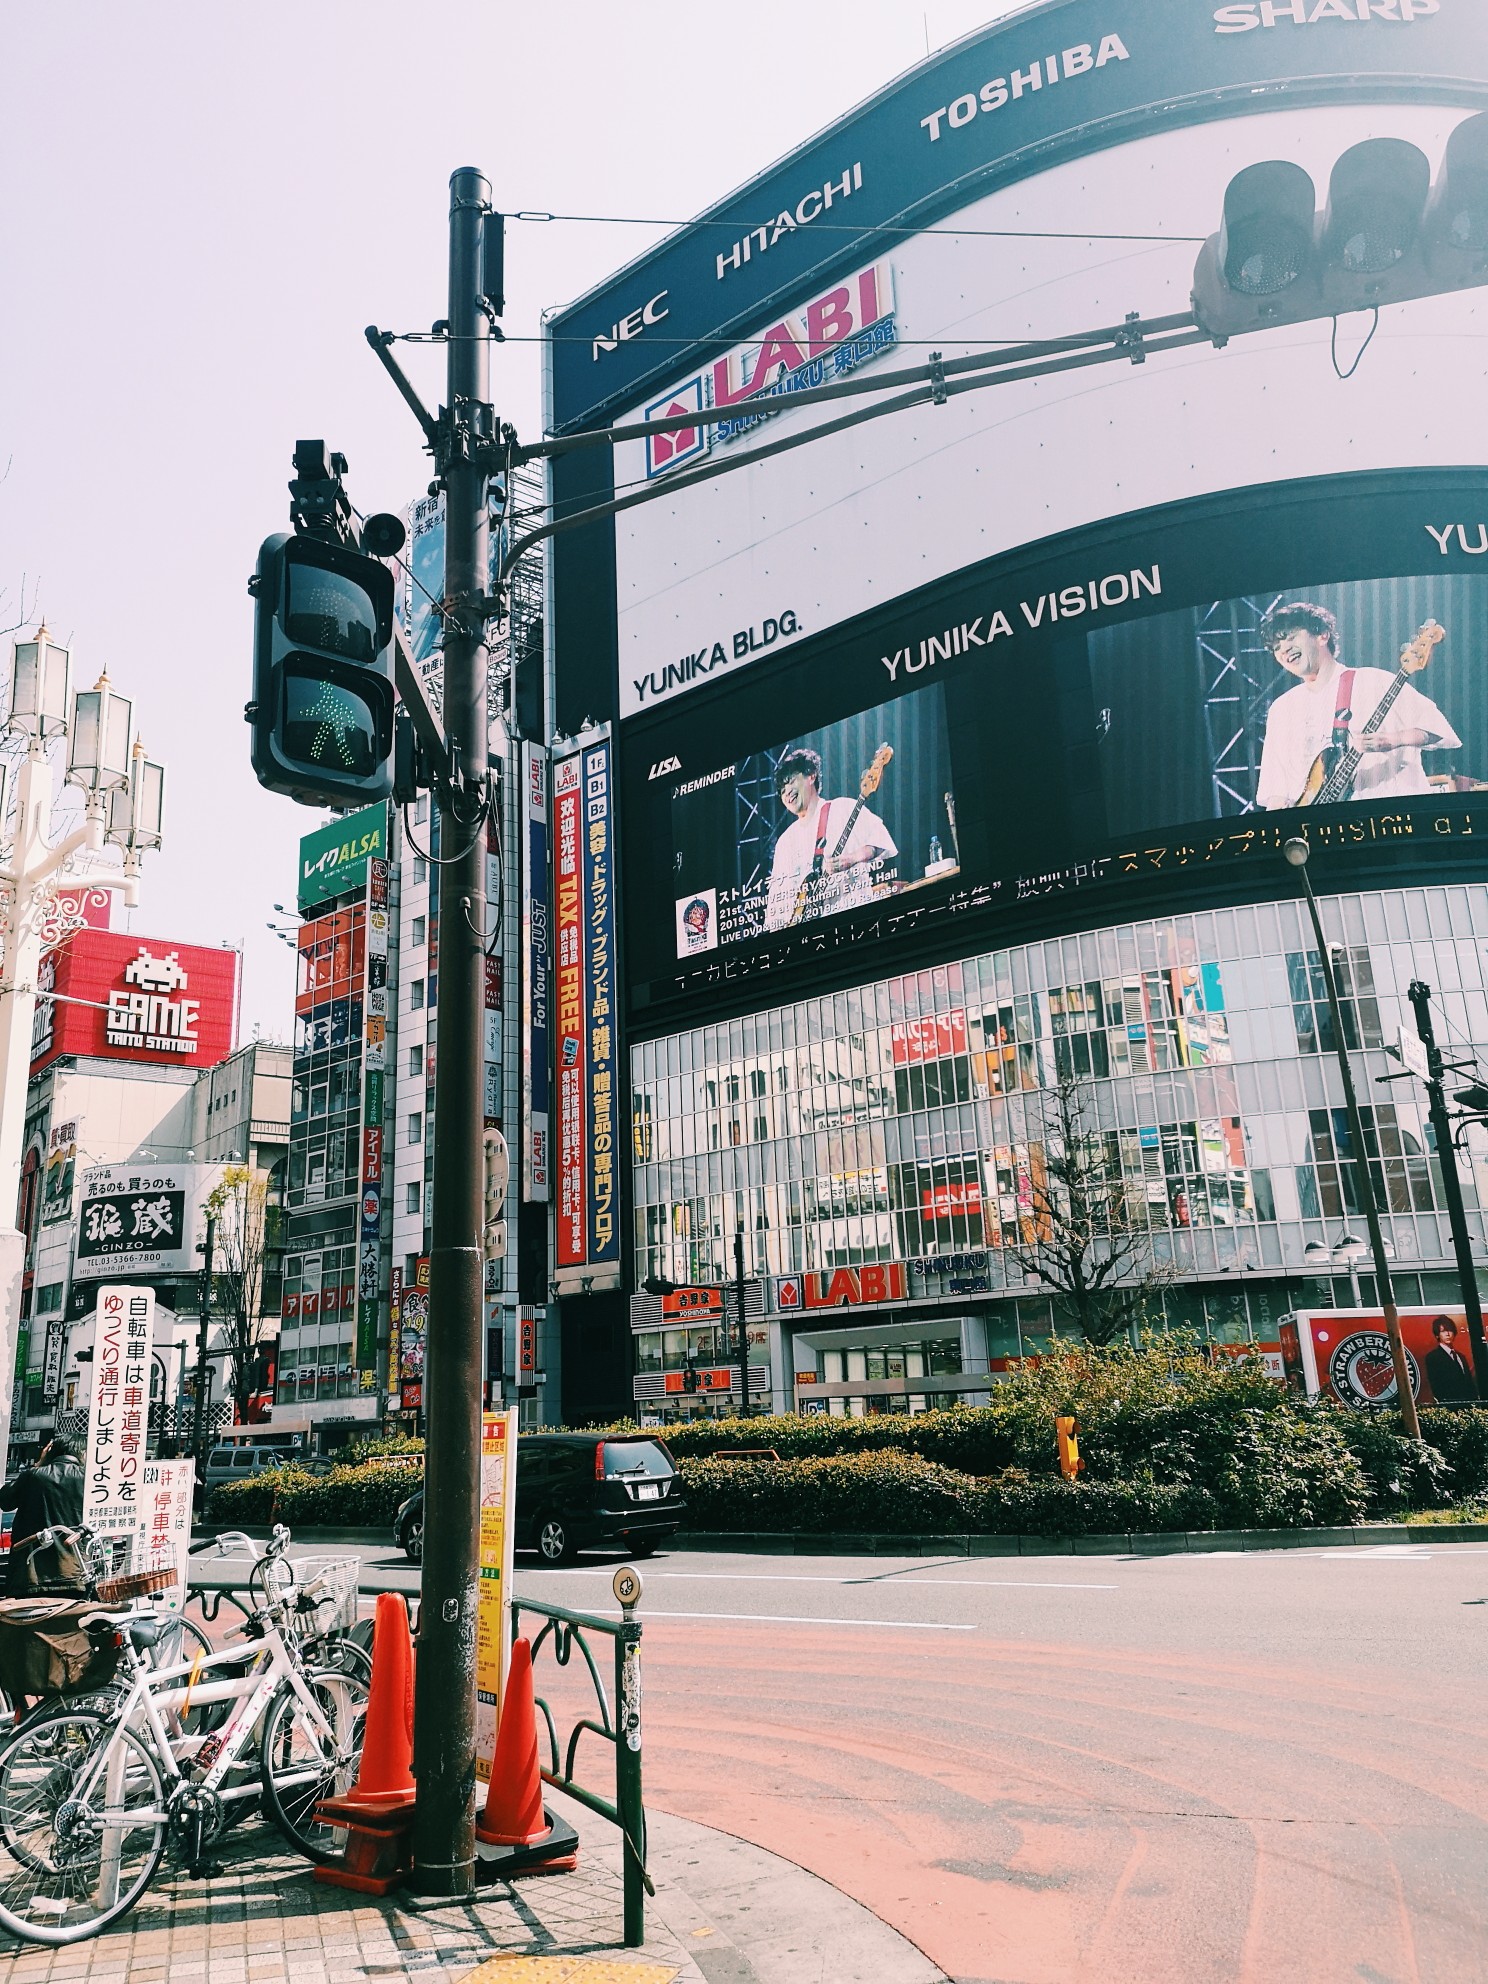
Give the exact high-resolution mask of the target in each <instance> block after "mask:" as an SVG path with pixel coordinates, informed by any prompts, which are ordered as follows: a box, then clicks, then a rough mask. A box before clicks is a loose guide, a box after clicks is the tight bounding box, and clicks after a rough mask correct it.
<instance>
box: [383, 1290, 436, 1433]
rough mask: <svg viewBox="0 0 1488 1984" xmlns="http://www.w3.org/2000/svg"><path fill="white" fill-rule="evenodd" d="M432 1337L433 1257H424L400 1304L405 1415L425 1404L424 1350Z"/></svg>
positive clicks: (400, 1362)
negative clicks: (430, 1327)
mask: <svg viewBox="0 0 1488 1984" xmlns="http://www.w3.org/2000/svg"><path fill="white" fill-rule="evenodd" d="M428 1335H429V1256H428V1255H427V1254H420V1255H419V1258H418V1265H417V1267H416V1268H415V1270H414V1280H413V1286H412V1288H409V1287H407V1286H405V1287H404V1289H403V1293H402V1297H401V1299H400V1301H399V1304H398V1386H399V1388H400V1390H401V1391H402V1394H403V1410H404V1411H405V1412H417V1411H419V1410H420V1408H421V1407H422V1405H423V1402H424V1347H425V1344H426V1343H427V1341H428ZM391 1389H392V1382H391V1380H389V1390H391Z"/></svg>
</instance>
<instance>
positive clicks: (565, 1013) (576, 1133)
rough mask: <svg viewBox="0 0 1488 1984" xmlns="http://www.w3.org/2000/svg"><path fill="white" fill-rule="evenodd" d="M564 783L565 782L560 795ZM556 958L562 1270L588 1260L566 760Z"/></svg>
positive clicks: (556, 851)
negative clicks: (586, 1251)
mask: <svg viewBox="0 0 1488 1984" xmlns="http://www.w3.org/2000/svg"><path fill="white" fill-rule="evenodd" d="M560 781H565V783H564V784H563V789H562V790H559V784H560ZM553 785H554V791H553V894H554V902H553V924H554V937H553V958H554V978H555V982H556V986H557V1007H558V1012H557V1047H556V1058H557V1069H558V1265H559V1267H565V1268H566V1267H580V1266H582V1265H583V1263H584V1261H585V1260H586V1259H587V1255H586V1253H585V1247H584V1242H585V1235H586V1232H587V1229H588V1207H587V1205H586V1203H585V1192H584V967H583V933H582V931H581V930H580V928H579V913H580V908H579V896H580V872H579V863H580V851H579V826H580V815H581V808H580V804H579V801H580V797H581V795H580V791H579V760H578V759H577V758H566V759H564V761H563V762H562V764H560V765H558V766H556V767H555V768H554V778H553Z"/></svg>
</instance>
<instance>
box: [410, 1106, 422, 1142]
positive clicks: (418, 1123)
mask: <svg viewBox="0 0 1488 1984" xmlns="http://www.w3.org/2000/svg"><path fill="white" fill-rule="evenodd" d="M408 1141H409V1143H411V1144H421V1143H422V1142H423V1141H424V1119H423V1117H422V1116H421V1115H420V1114H419V1112H418V1111H417V1110H416V1109H415V1110H413V1111H412V1112H411V1113H410V1115H409V1118H408Z"/></svg>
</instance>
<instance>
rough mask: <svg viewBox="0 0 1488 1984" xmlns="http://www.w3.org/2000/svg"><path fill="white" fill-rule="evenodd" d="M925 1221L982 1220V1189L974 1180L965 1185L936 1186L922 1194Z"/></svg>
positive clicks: (921, 1207)
mask: <svg viewBox="0 0 1488 1984" xmlns="http://www.w3.org/2000/svg"><path fill="white" fill-rule="evenodd" d="M920 1216H921V1218H923V1219H980V1218H981V1216H982V1188H981V1186H980V1185H979V1184H978V1183H977V1182H976V1180H975V1179H974V1178H970V1179H967V1180H966V1181H965V1183H963V1184H950V1185H934V1186H931V1187H930V1188H929V1189H928V1190H926V1191H923V1192H921V1194H920Z"/></svg>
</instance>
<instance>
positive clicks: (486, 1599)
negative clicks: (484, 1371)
mask: <svg viewBox="0 0 1488 1984" xmlns="http://www.w3.org/2000/svg"><path fill="white" fill-rule="evenodd" d="M516 1504H517V1414H516V1409H515V1407H513V1408H512V1409H511V1410H510V1411H507V1412H483V1413H482V1414H481V1487H480V1592H479V1595H478V1601H477V1605H476V1613H475V1774H476V1776H477V1777H478V1778H479V1779H480V1781H481V1783H482V1784H484V1783H486V1782H487V1781H488V1780H489V1778H490V1775H491V1759H492V1757H493V1756H494V1755H495V1754H496V1719H497V1716H498V1715H499V1714H500V1711H501V1695H502V1690H503V1689H504V1687H505V1685H506V1669H507V1662H508V1659H509V1657H510V1653H511V1613H510V1612H509V1610H508V1609H507V1601H508V1600H509V1599H510V1597H511V1584H512V1539H513V1534H514V1519H515V1515H516Z"/></svg>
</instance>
